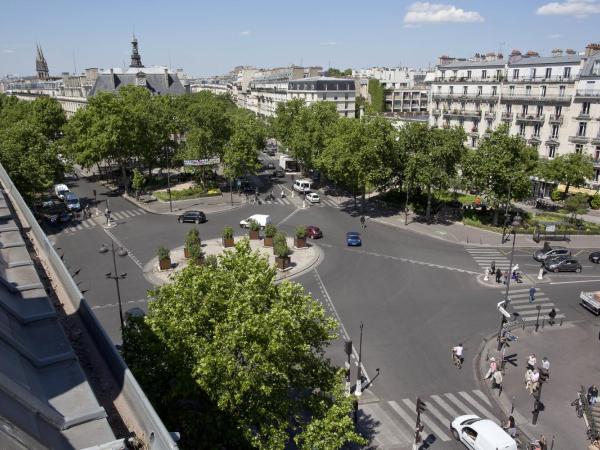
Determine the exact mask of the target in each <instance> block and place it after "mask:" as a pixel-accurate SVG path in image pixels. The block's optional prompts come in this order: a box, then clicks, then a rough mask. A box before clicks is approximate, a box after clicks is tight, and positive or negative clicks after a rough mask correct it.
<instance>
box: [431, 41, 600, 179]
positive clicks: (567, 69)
mask: <svg viewBox="0 0 600 450" xmlns="http://www.w3.org/2000/svg"><path fill="white" fill-rule="evenodd" d="M599 58H600V46H599V45H596V44H590V45H588V46H587V47H586V50H585V52H583V53H581V54H578V53H577V52H575V51H573V50H566V51H564V52H563V51H561V50H554V51H553V52H552V55H551V56H546V57H543V56H540V55H539V54H537V53H536V52H527V53H525V54H521V53H520V52H519V51H516V50H514V51H513V52H512V53H511V54H510V56H509V57H508V58H506V59H505V58H504V57H503V55H501V54H494V53H488V54H486V55H476V56H475V57H474V58H472V59H470V60H465V59H462V60H458V59H455V58H449V57H446V56H443V57H441V58H440V61H439V64H438V65H437V67H436V73H435V78H434V81H433V83H432V87H431V101H430V104H429V122H430V124H431V125H433V126H440V127H441V126H444V127H448V126H455V125H460V126H462V127H463V128H464V129H465V131H466V132H467V134H468V145H470V146H472V147H476V146H477V145H478V143H479V141H480V140H481V138H482V137H484V136H486V135H487V134H489V133H490V132H491V131H492V130H493V129H495V128H496V127H498V126H499V125H500V124H502V123H506V124H508V125H509V129H510V132H511V134H518V135H519V136H522V137H523V139H525V140H526V141H527V143H528V144H529V145H531V146H534V147H536V148H537V149H538V152H539V155H540V157H541V158H554V157H555V156H558V155H561V154H567V153H573V152H577V153H586V154H589V155H591V156H592V157H593V158H594V159H595V161H596V163H597V164H596V176H595V180H596V181H600V164H599V163H600V146H599V145H598V144H600V142H598V137H597V136H598V129H599V127H600V124H599V122H598V120H594V119H597V118H600V94H599V93H600V63H599V64H597V61H598V59H599Z"/></svg>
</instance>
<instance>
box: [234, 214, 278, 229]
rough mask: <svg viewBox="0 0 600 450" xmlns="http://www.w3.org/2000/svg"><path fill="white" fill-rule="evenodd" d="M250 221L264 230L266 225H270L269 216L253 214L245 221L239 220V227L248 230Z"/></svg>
mask: <svg viewBox="0 0 600 450" xmlns="http://www.w3.org/2000/svg"><path fill="white" fill-rule="evenodd" d="M252 221H254V222H256V223H257V224H258V225H259V226H260V227H261V228H264V227H266V226H267V224H269V223H271V216H269V215H267V214H253V215H251V216H250V217H248V218H247V219H244V220H240V227H242V228H249V227H250V222H252Z"/></svg>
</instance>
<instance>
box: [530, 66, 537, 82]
mask: <svg viewBox="0 0 600 450" xmlns="http://www.w3.org/2000/svg"><path fill="white" fill-rule="evenodd" d="M535 71H536V69H535V67H534V68H533V69H531V78H532V79H533V80H535Z"/></svg>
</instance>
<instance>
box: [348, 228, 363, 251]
mask: <svg viewBox="0 0 600 450" xmlns="http://www.w3.org/2000/svg"><path fill="white" fill-rule="evenodd" d="M346 244H348V246H349V247H360V246H361V245H362V240H361V239H360V233H359V232H358V231H349V232H348V233H346Z"/></svg>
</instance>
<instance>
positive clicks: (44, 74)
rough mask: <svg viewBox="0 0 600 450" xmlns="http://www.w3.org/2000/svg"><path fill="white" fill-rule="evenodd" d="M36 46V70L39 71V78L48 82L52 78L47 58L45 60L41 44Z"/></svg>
mask: <svg viewBox="0 0 600 450" xmlns="http://www.w3.org/2000/svg"><path fill="white" fill-rule="evenodd" d="M35 46H36V49H37V57H36V58H35V70H36V71H37V76H38V78H39V79H40V80H47V79H48V78H50V73H49V72H48V63H47V62H46V58H44V52H43V51H42V47H41V46H40V44H36V45H35Z"/></svg>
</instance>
